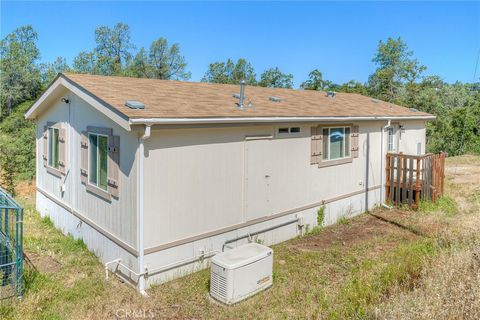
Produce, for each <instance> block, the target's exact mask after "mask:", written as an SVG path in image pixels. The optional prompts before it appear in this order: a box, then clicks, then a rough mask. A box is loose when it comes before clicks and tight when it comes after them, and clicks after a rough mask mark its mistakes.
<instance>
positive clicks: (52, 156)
mask: <svg viewBox="0 0 480 320" xmlns="http://www.w3.org/2000/svg"><path fill="white" fill-rule="evenodd" d="M58 137H59V130H58V128H52V127H50V128H48V166H49V167H51V168H55V169H58V167H59V162H58V157H59V155H60V148H59V144H58Z"/></svg>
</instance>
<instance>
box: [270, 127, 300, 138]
mask: <svg viewBox="0 0 480 320" xmlns="http://www.w3.org/2000/svg"><path fill="white" fill-rule="evenodd" d="M294 128H295V129H297V128H298V132H292V129H294ZM280 129H288V132H280ZM275 134H276V136H277V137H280V138H286V137H295V136H300V135H301V134H302V127H301V126H292V127H289V126H282V127H278V128H276V130H275Z"/></svg>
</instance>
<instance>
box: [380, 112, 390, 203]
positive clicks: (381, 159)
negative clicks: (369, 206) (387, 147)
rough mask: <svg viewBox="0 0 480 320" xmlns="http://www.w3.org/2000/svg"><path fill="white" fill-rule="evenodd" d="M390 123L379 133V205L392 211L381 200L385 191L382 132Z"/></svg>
mask: <svg viewBox="0 0 480 320" xmlns="http://www.w3.org/2000/svg"><path fill="white" fill-rule="evenodd" d="M391 123H392V120H388V122H387V124H386V125H385V126H384V127H382V132H381V135H382V138H381V143H380V170H381V171H380V205H381V206H382V207H385V208H388V209H392V208H393V207H391V206H389V205H387V204H386V203H385V201H384V200H383V192H384V191H385V187H384V185H383V174H384V172H385V169H384V168H383V159H384V158H385V154H383V144H384V143H383V132H384V131H385V129H387V128H388V127H390V126H391Z"/></svg>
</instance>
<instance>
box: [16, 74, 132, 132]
mask: <svg viewBox="0 0 480 320" xmlns="http://www.w3.org/2000/svg"><path fill="white" fill-rule="evenodd" d="M60 86H63V87H65V88H66V89H68V90H70V91H71V92H72V93H74V94H75V95H77V96H78V97H80V98H81V99H82V100H84V101H85V102H86V103H88V104H89V105H90V106H92V107H93V108H95V109H97V110H98V111H99V112H100V113H102V114H104V115H105V116H107V117H108V118H110V119H112V121H114V122H115V123H117V124H118V125H119V126H121V127H122V128H124V129H125V130H127V131H130V130H131V128H130V124H129V121H128V117H127V116H126V115H124V114H123V113H121V112H119V111H118V110H117V109H115V108H114V107H112V106H110V105H108V104H107V103H106V102H104V101H103V100H101V99H100V98H98V97H97V96H95V95H94V94H93V93H91V92H90V91H88V90H86V89H85V88H83V87H82V86H80V85H78V84H77V83H76V82H74V81H72V80H71V79H69V78H68V77H67V76H66V75H64V74H62V73H59V74H58V75H57V77H56V78H55V79H54V80H53V81H52V82H51V83H50V85H49V86H48V87H47V89H46V90H45V91H44V92H43V94H42V95H41V96H40V97H39V98H38V99H37V100H36V101H35V102H34V103H33V105H32V106H31V107H30V108H29V109H28V110H27V111H26V112H25V118H26V119H35V118H36V117H37V116H38V115H39V114H41V110H42V106H43V105H44V103H45V101H46V100H47V99H48V97H49V96H50V95H52V94H53V93H54V92H55V91H56V89H57V88H59V87H60Z"/></svg>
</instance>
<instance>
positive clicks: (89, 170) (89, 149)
mask: <svg viewBox="0 0 480 320" xmlns="http://www.w3.org/2000/svg"><path fill="white" fill-rule="evenodd" d="M90 136H97V170H96V175H97V183H96V184H93V183H92V182H91V181H90V176H91V172H93V171H92V163H91V162H90V153H91V152H92V150H93V149H92V148H93V146H92V145H90ZM99 136H101V137H106V138H107V178H106V181H105V182H106V183H105V189H103V188H102V187H100V186H99V183H98V181H99V178H100V166H99V165H98V164H99V163H100V152H98V150H99V149H98V137H99ZM87 139H88V155H87V157H88V160H87V161H88V172H89V173H88V180H87V183H88V185H90V186H92V187H94V188H97V189H99V190H101V191H104V192H108V146H109V141H108V140H109V139H110V137H109V136H108V135H106V134H101V133H95V132H88V137H87Z"/></svg>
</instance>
